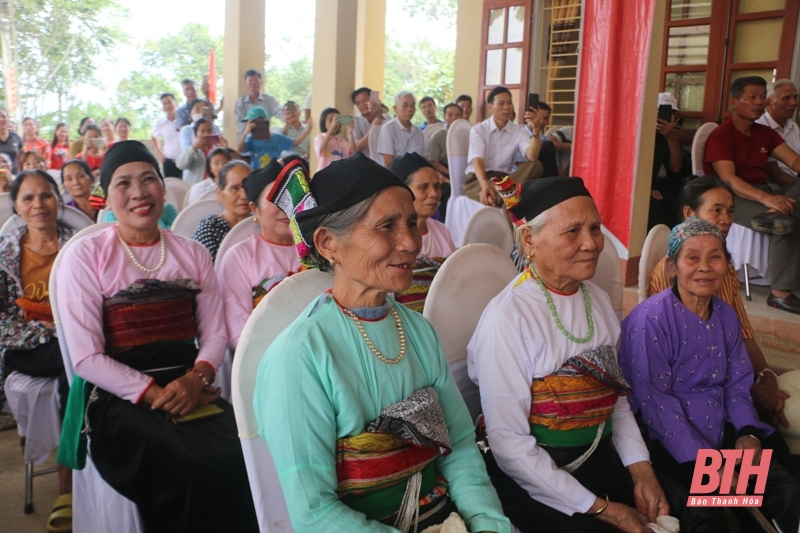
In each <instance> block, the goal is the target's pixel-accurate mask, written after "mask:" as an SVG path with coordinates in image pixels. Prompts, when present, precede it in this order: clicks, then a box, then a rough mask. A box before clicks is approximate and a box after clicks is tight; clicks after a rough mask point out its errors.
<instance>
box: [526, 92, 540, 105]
mask: <svg viewBox="0 0 800 533" xmlns="http://www.w3.org/2000/svg"><path fill="white" fill-rule="evenodd" d="M530 108H533V109H539V94H538V93H528V109H530Z"/></svg>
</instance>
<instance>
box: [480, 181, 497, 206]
mask: <svg viewBox="0 0 800 533" xmlns="http://www.w3.org/2000/svg"><path fill="white" fill-rule="evenodd" d="M496 195H497V191H496V190H495V188H494V186H493V185H492V184H490V183H481V193H480V200H481V203H482V204H483V205H486V206H489V207H496V206H497V204H496V203H495V197H496Z"/></svg>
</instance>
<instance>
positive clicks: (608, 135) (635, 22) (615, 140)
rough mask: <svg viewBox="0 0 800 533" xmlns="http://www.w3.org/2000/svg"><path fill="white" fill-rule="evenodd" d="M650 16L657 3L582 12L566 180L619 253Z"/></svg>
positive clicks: (598, 5) (624, 237)
mask: <svg viewBox="0 0 800 533" xmlns="http://www.w3.org/2000/svg"><path fill="white" fill-rule="evenodd" d="M654 12H655V0H585V2H584V4H583V28H582V36H581V56H580V69H579V74H578V89H577V100H576V102H575V105H576V113H575V115H576V118H575V138H574V139H573V143H572V151H573V154H572V158H573V159H572V161H573V163H572V169H573V170H572V175H573V176H580V177H581V178H583V180H584V182H585V183H586V186H587V188H588V189H589V190H590V191H591V193H592V196H593V197H594V200H595V202H596V203H597V207H598V209H599V210H600V216H601V217H602V220H603V225H604V226H606V227H607V228H608V229H609V230H611V232H612V233H613V234H614V235H615V236H616V237H617V239H619V241H620V242H621V243H622V244H623V246H625V248H628V246H629V243H630V234H631V204H632V196H633V184H634V172H635V169H636V154H637V152H638V149H639V146H638V139H639V129H640V122H641V117H640V110H641V109H642V98H643V95H644V82H645V75H646V73H647V55H648V52H649V49H650V35H651V33H652V28H653V15H654ZM654 105H655V104H654ZM647 179H649V175H648V176H647ZM646 223H647V221H646V220H644V221H642V224H646Z"/></svg>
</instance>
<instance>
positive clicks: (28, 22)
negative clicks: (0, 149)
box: [2, 0, 126, 116]
mask: <svg viewBox="0 0 800 533" xmlns="http://www.w3.org/2000/svg"><path fill="white" fill-rule="evenodd" d="M9 8H10V9H11V10H13V21H14V29H15V34H16V35H15V40H16V50H17V57H18V66H19V80H18V81H19V89H20V110H21V113H20V114H26V115H28V114H29V115H34V116H39V115H41V114H42V111H43V109H44V105H45V97H46V96H47V95H53V94H55V95H57V97H58V103H59V106H60V105H62V104H63V103H64V102H66V101H68V100H71V99H72V98H73V97H74V89H73V87H74V86H75V85H76V83H75V82H76V80H78V81H79V82H92V81H95V78H94V73H95V60H96V58H97V57H99V56H101V55H107V54H109V53H112V52H113V49H114V47H115V46H116V44H117V43H118V42H120V41H121V40H122V38H123V37H124V33H123V32H122V31H121V30H120V29H119V26H118V22H119V21H121V20H122V19H123V18H124V16H125V14H126V11H125V10H124V9H122V8H121V7H120V5H119V3H118V2H117V0H12V1H11V2H10V5H9ZM2 94H3V98H4V93H2Z"/></svg>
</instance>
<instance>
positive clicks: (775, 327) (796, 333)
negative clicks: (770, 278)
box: [622, 285, 800, 368]
mask: <svg viewBox="0 0 800 533" xmlns="http://www.w3.org/2000/svg"><path fill="white" fill-rule="evenodd" d="M741 291H742V300H743V301H744V304H745V309H747V314H748V316H749V317H750V323H751V324H752V326H753V329H754V330H755V332H756V341H757V342H758V345H759V346H760V347H761V349H762V351H763V352H764V354H765V355H767V351H768V349H769V351H770V352H771V353H772V354H773V356H774V357H775V358H777V359H779V360H780V361H782V363H783V364H780V365H779V366H781V367H783V368H800V315H795V314H792V313H787V312H786V311H780V310H778V309H775V308H773V307H769V306H768V305H767V296H769V293H770V291H769V287H759V286H751V291H750V292H751V295H752V298H753V299H752V301H750V302H748V301H747V299H746V298H745V293H744V285H742V286H741ZM638 303H639V300H638V296H637V288H636V287H633V286H632V287H625V290H624V293H623V305H622V313H623V316H627V315H628V313H630V311H631V309H633V308H634V307H635V306H636V305H637V304H638ZM769 357H770V356H768V355H767V359H768V360H769ZM795 360H796V361H795Z"/></svg>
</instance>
